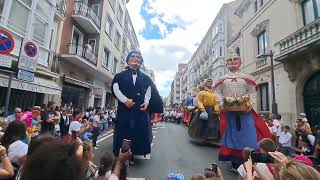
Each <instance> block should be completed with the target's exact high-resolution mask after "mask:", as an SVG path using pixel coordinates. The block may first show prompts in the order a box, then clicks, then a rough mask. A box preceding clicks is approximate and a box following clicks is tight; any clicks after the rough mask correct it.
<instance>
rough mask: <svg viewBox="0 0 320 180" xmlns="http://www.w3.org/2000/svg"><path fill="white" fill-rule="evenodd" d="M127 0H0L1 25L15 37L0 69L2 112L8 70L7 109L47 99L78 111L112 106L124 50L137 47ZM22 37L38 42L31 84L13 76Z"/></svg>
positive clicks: (23, 106) (122, 67) (149, 73)
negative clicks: (5, 64) (113, 84)
mask: <svg viewBox="0 0 320 180" xmlns="http://www.w3.org/2000/svg"><path fill="white" fill-rule="evenodd" d="M126 3H128V0H83V1H67V0H32V1H31V0H29V1H26V0H5V1H1V2H0V15H1V16H0V28H1V29H4V30H6V31H9V32H10V33H11V34H12V36H13V37H14V40H15V47H14V50H13V51H12V53H11V54H10V56H9V57H10V59H12V66H11V67H0V92H1V93H0V106H1V110H2V109H3V106H4V104H5V99H6V98H5V97H6V92H7V89H8V88H7V87H8V84H9V79H10V78H9V77H10V74H12V73H13V81H12V92H11V97H10V104H9V110H11V111H12V110H13V108H14V107H15V106H20V107H22V108H23V109H27V108H28V107H30V106H34V105H42V104H47V103H48V101H54V102H55V103H56V105H62V106H64V105H72V106H75V107H79V108H82V109H84V108H86V107H90V106H91V107H97V106H102V107H105V106H115V105H116V100H115V98H114V96H113V95H112V94H111V82H112V79H113V77H114V75H115V74H116V73H118V72H120V71H122V70H124V69H125V67H126V62H125V57H126V56H127V54H128V52H129V51H131V50H139V42H138V39H137V36H136V34H135V31H134V28H133V25H132V22H131V19H130V16H129V13H128V11H127V10H126ZM22 39H25V40H29V41H32V42H34V43H36V44H37V45H38V46H39V50H38V59H37V60H38V62H37V63H38V64H37V68H36V72H35V77H34V81H33V82H25V81H21V80H18V79H17V78H16V76H17V74H16V72H17V70H18V68H17V64H18V56H19V53H20V46H21V42H22ZM1 58H3V56H1ZM143 70H144V72H146V74H148V75H149V76H150V77H152V78H153V79H154V72H153V71H151V70H149V69H148V68H146V67H145V66H143ZM11 72H12V73H11ZM21 99H23V101H21Z"/></svg>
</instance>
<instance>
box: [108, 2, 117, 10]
mask: <svg viewBox="0 0 320 180" xmlns="http://www.w3.org/2000/svg"><path fill="white" fill-rule="evenodd" d="M109 3H110V5H111V7H112V9H113V10H114V9H115V6H116V0H109Z"/></svg>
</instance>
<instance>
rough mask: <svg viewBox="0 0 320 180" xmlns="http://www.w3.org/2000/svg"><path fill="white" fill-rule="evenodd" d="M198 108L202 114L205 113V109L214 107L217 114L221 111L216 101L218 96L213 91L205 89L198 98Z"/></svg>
mask: <svg viewBox="0 0 320 180" xmlns="http://www.w3.org/2000/svg"><path fill="white" fill-rule="evenodd" d="M197 99H198V107H199V109H200V111H201V112H204V111H205V108H204V107H213V109H214V111H215V112H218V111H219V105H218V103H217V101H216V96H215V94H214V93H213V92H212V90H209V89H205V90H203V91H200V92H199V94H198V96H197Z"/></svg>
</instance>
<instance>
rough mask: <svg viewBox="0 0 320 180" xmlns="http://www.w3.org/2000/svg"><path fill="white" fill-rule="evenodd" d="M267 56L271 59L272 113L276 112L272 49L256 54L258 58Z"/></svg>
mask: <svg viewBox="0 0 320 180" xmlns="http://www.w3.org/2000/svg"><path fill="white" fill-rule="evenodd" d="M267 57H270V59H271V85H272V113H273V114H278V105H277V103H276V95H275V87H274V69H273V52H272V50H270V51H269V53H266V54H260V55H258V56H257V58H258V59H260V58H267Z"/></svg>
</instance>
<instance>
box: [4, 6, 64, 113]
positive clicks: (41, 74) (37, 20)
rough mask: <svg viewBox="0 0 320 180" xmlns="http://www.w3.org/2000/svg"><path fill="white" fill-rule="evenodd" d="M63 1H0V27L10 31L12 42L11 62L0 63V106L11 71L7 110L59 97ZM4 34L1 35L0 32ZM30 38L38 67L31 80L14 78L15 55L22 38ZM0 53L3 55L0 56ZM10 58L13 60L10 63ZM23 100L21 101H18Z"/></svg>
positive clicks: (40, 103)
mask: <svg viewBox="0 0 320 180" xmlns="http://www.w3.org/2000/svg"><path fill="white" fill-rule="evenodd" d="M65 8H66V1H63V0H47V1H43V0H33V1H21V0H2V1H1V2H0V15H1V16H0V29H3V30H6V31H9V32H10V34H11V35H12V36H13V38H14V41H15V46H14V49H13V51H12V52H11V54H10V55H8V56H7V57H9V59H11V60H10V64H9V66H7V67H0V81H1V82H0V106H1V107H3V106H4V103H5V97H6V94H7V90H8V86H9V77H10V75H9V74H10V73H8V71H9V72H12V77H13V78H12V86H11V88H12V89H11V95H10V101H9V107H8V108H9V111H11V112H12V111H13V109H14V107H15V106H20V107H22V108H23V109H27V108H29V107H31V106H34V105H42V104H46V103H47V102H48V101H55V100H58V99H60V94H61V91H62V88H61V86H60V85H59V79H60V76H59V73H60V70H59V58H58V56H59V46H60V43H61V42H60V41H61V34H62V29H63V25H64V23H63V22H64V21H65V19H66V18H65ZM1 36H3V35H1ZM23 40H24V41H31V42H32V43H34V44H36V45H37V46H38V47H39V48H38V49H37V51H36V54H37V55H36V56H38V58H37V67H36V71H35V72H34V80H33V81H31V82H27V81H22V80H20V79H17V71H18V57H19V54H20V52H21V51H22V50H23V48H22V47H21V45H22V41H23ZM2 57H3V56H2ZM11 62H12V63H11ZM21 100H22V101H21Z"/></svg>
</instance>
